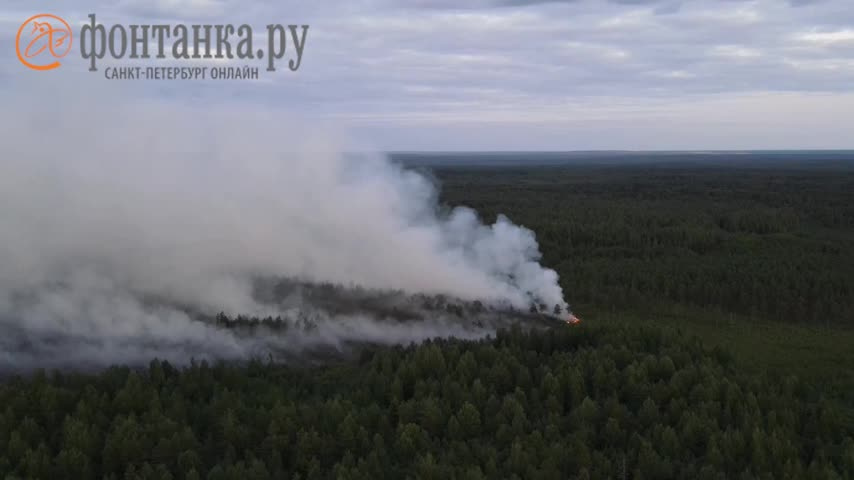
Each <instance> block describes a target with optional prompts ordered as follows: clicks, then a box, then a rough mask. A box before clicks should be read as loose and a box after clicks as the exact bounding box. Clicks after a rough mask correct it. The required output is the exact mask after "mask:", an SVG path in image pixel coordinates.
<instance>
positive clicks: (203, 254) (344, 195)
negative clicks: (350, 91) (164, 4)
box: [0, 102, 566, 367]
mask: <svg viewBox="0 0 854 480" xmlns="http://www.w3.org/2000/svg"><path fill="white" fill-rule="evenodd" d="M5 112H6V113H4V114H3V116H4V117H7V118H4V119H3V122H2V123H3V124H2V125H0V126H2V127H3V128H4V130H3V132H4V138H3V139H2V143H0V149H2V150H0V266H2V267H0V330H3V329H6V330H9V331H11V330H15V331H16V332H25V333H26V334H27V335H29V337H33V336H34V335H37V336H39V337H38V338H47V337H49V336H50V335H60V336H71V337H75V338H88V339H92V340H93V341H95V340H97V341H96V342H95V344H96V345H97V348H93V349H91V350H92V352H99V353H98V355H99V356H102V357H103V362H101V361H99V360H98V359H91V358H90V359H89V360H91V361H93V362H94V363H106V362H107V361H108V360H110V361H128V358H130V359H135V357H139V360H142V359H143V358H144V357H145V356H146V355H157V356H160V357H164V356H165V357H167V358H168V357H170V356H171V357H176V356H177V357H178V358H185V359H186V358H188V357H189V355H190V354H193V355H197V356H198V355H200V353H204V351H205V350H206V349H207V350H210V352H212V353H215V354H216V355H218V356H223V357H240V356H245V355H246V354H247V346H246V345H245V342H244V343H241V341H239V340H238V339H236V338H235V337H234V336H231V335H229V334H227V333H224V332H222V331H220V330H217V329H213V328H211V327H209V326H207V325H205V324H203V323H201V322H198V321H194V320H192V319H190V317H189V316H188V315H187V314H186V313H184V310H185V309H187V310H192V311H195V312H201V313H206V314H214V313H216V312H219V311H224V312H226V313H228V314H250V315H267V314H275V313H276V312H275V307H274V306H271V305H268V304H264V303H260V302H258V301H257V300H256V299H255V298H254V297H253V290H252V285H253V283H252V282H253V280H254V279H257V278H265V277H293V278H298V279H301V280H303V281H309V282H330V283H336V284H343V285H358V286H361V287H365V288H376V289H397V290H402V291H405V292H412V293H416V292H423V293H430V294H448V295H453V296H456V297H460V298H463V299H482V300H484V301H486V302H493V303H496V302H498V303H501V302H503V303H508V304H511V305H514V306H515V307H517V308H523V309H526V308H527V306H528V305H529V304H530V303H531V302H532V301H536V302H538V303H543V304H546V305H549V306H553V305H555V304H558V305H561V306H562V307H565V306H566V304H565V302H564V300H563V295H562V291H561V288H560V286H559V285H558V283H557V275H556V273H555V272H554V271H552V270H549V269H546V268H543V267H541V266H540V265H539V263H538V260H539V257H540V253H539V251H538V247H537V243H536V240H535V237H534V234H533V233H532V232H531V231H529V230H527V229H525V228H523V227H519V226H516V225H514V224H512V223H511V222H510V221H509V220H508V219H506V218H504V217H501V218H499V219H498V221H497V222H496V223H495V224H493V225H484V224H482V223H481V222H480V220H479V219H478V218H477V215H476V214H475V212H473V211H472V210H470V209H467V208H456V209H454V210H453V211H450V212H445V213H440V212H439V209H438V206H437V203H436V191H435V187H434V185H433V184H432V183H431V182H430V181H429V180H428V179H427V178H425V177H424V176H422V175H420V174H418V173H415V172H413V171H410V170H406V169H404V168H402V167H400V166H397V165H394V164H392V163H391V162H389V161H388V160H387V159H386V158H385V157H383V156H382V155H358V156H352V155H351V156H348V155H344V154H342V153H341V152H342V151H344V148H343V146H342V145H337V144H335V143H334V142H331V141H330V138H331V137H329V136H326V135H321V134H317V133H315V132H311V131H310V130H308V129H306V128H302V127H298V126H296V125H295V124H294V123H293V122H287V121H285V120H284V119H283V118H281V117H277V116H276V115H273V114H269V113H260V112H252V113H251V114H249V113H247V112H243V113H241V114H239V115H238V114H235V112H234V111H223V110H218V109H214V108H190V107H182V108H175V107H164V106H140V105H131V104H121V103H120V102H119V103H115V104H112V105H101V106H100V107H98V108H95V107H92V106H86V107H84V108H73V107H64V108H63V109H62V113H61V114H59V116H56V113H55V112H53V113H47V112H46V111H33V109H32V108H31V107H28V106H24V105H17V106H16V107H13V108H10V109H8V110H5ZM7 113H8V115H7ZM13 116H14V117H13ZM165 305H172V306H173V307H166V306H165ZM174 306H180V307H182V309H178V308H177V307H174ZM362 323H363V322H362ZM360 324H361V323H359V322H356V323H353V324H352V325H351V326H350V327H348V328H347V331H351V330H353V326H354V325H360ZM365 329H366V331H369V330H370V328H369V327H365ZM2 333H3V332H2V331H0V336H2ZM351 333H352V332H351ZM432 333H434V334H437V333H438V334H441V332H436V331H433V332H432ZM353 335H355V334H353ZM368 336H371V338H373V336H375V333H371V334H370V335H368ZM432 336H435V335H432ZM398 337H400V338H398ZM403 337H405V336H404V335H400V334H399V332H398V334H396V336H395V339H394V340H393V341H399V340H401V338H403ZM416 337H417V338H426V337H427V335H426V333H423V332H416V333H413V336H412V338H416ZM178 344H181V345H185V346H186V345H187V344H193V345H200V346H201V347H200V348H198V349H195V350H194V349H189V351H184V352H183V353H176V351H175V350H170V349H172V348H173V347H174V346H175V345H178ZM170 346H172V347H170ZM253 348H254V347H253ZM4 349H5V352H4ZM16 351H17V350H16V349H15V348H13V347H12V346H9V345H8V344H7V345H5V347H4V344H3V343H2V342H0V367H2V364H3V363H5V364H6V365H7V366H8V365H13V366H14V365H15V363H16V362H20V361H21V360H20V359H17V360H16V358H15V357H16V354H15V352H16ZM170 352H171V353H170ZM178 352H181V350H178ZM4 354H5V357H4ZM90 354H92V353H91V352H90V353H89V354H83V355H90ZM99 358H100V357H99ZM28 361H29V360H28ZM33 361H36V360H33ZM36 363H38V362H36ZM45 363H48V362H45Z"/></svg>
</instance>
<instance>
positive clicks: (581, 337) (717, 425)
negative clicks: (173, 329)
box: [0, 325, 854, 479]
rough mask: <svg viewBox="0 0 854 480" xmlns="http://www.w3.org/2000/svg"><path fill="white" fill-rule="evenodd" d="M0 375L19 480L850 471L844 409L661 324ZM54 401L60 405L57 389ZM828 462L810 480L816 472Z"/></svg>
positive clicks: (10, 457) (6, 438)
mask: <svg viewBox="0 0 854 480" xmlns="http://www.w3.org/2000/svg"><path fill="white" fill-rule="evenodd" d="M360 362H361V363H359V364H341V365H330V366H324V367H316V368H307V367H287V366H282V365H276V364H266V363H260V362H252V363H251V364H249V365H244V366H239V365H225V364H217V365H209V364H208V363H206V362H201V363H196V364H193V365H191V366H189V367H187V368H184V369H176V368H174V367H172V366H171V365H169V364H168V363H166V362H158V361H155V362H152V363H151V365H150V366H149V367H148V368H147V369H143V370H130V369H127V368H113V369H110V370H107V371H105V372H103V373H100V374H97V375H91V376H90V375H81V374H65V375H59V374H57V375H54V376H51V377H48V376H46V375H43V374H39V375H35V376H33V377H31V378H28V379H20V378H18V379H13V380H11V381H9V382H8V383H6V384H4V385H2V386H0V405H2V406H3V407H2V410H0V446H2V447H4V448H3V449H2V452H3V453H4V456H3V457H2V458H0V476H4V477H5V476H9V477H10V478H50V479H60V478H116V479H119V478H122V479H123V478H134V479H136V478H140V479H143V478H145V479H147V478H158V479H160V478H173V479H195V478H211V479H220V478H221V479H231V478H235V479H237V478H240V479H244V478H252V479H270V478H302V479H309V478H312V479H314V478H317V479H326V478H364V479H368V478H371V479H373V478H425V479H428V478H437V479H444V478H472V479H478V478H543V479H560V478H662V479H665V478H719V477H720V478H742V477H744V478H748V477H750V478H832V477H833V475H836V477H838V478H842V477H844V476H846V475H850V474H851V473H854V470H852V468H854V443H852V441H851V434H852V433H854V432H853V431H852V430H850V429H846V427H845V423H844V422H842V421H840V417H839V415H840V412H839V410H838V409H837V407H836V406H835V405H834V403H833V402H831V401H829V400H828V399H826V398H825V397H824V396H823V395H822V393H821V392H819V391H816V390H814V389H813V388H812V387H811V386H810V385H809V384H807V383H804V382H802V381H800V380H798V379H796V378H791V377H786V378H782V377H778V376H774V375H769V374H753V373H745V372H742V371H741V370H739V369H738V368H737V367H736V364H734V363H733V362H732V361H730V360H727V359H726V358H725V357H721V356H719V355H715V354H713V353H710V352H707V351H706V350H705V349H704V348H703V347H702V346H701V344H700V343H699V342H698V341H697V340H691V339H686V337H684V336H682V335H680V334H678V333H677V332H675V331H673V330H669V329H661V328H656V327H648V326H640V325H636V326H619V327H617V326H600V327H595V326H589V325H587V326H582V327H569V326H557V327H556V328H555V329H554V330H551V331H540V332H527V333H526V332H523V331H522V330H520V329H513V330H512V331H502V332H499V334H498V335H497V337H496V338H494V339H487V340H484V341H480V342H465V341H435V342H427V343H425V344H423V345H420V346H412V347H408V348H402V347H395V348H390V347H389V348H378V349H375V350H371V351H367V352H366V353H365V354H364V355H363V356H362V359H361V361H360ZM47 398H50V401H49V402H47V401H45V399H47ZM811 475H812V477H811Z"/></svg>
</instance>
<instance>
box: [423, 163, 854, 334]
mask: <svg viewBox="0 0 854 480" xmlns="http://www.w3.org/2000/svg"><path fill="white" fill-rule="evenodd" d="M437 176H438V177H439V178H440V179H441V182H442V200H443V201H444V202H445V203H447V204H448V205H467V206H470V207H472V208H474V209H476V210H477V211H478V212H479V213H481V215H482V216H483V217H484V218H485V219H487V220H492V219H494V218H495V216H496V215H498V214H505V215H507V216H508V217H510V219H511V220H513V221H514V222H516V223H520V224H522V225H525V226H526V227H528V228H530V229H532V230H533V231H534V232H535V233H536V234H537V240H538V241H539V244H540V249H541V251H542V252H543V260H544V263H545V264H546V265H549V266H550V267H552V268H554V269H555V270H557V272H558V273H559V274H560V277H561V285H562V286H563V287H564V290H565V291H566V292H567V294H568V296H569V298H570V299H571V300H572V301H573V302H576V303H578V304H585V305H592V306H595V307H597V308H598V309H602V310H604V309H608V310H617V311H619V310H625V309H627V308H632V309H633V308H638V307H649V306H656V305H660V304H661V303H663V302H665V303H667V302H670V303H679V304H689V305H694V306H699V307H704V308H714V309H719V310H723V311H726V312H733V313H740V314H744V315H751V316H753V317H761V318H765V319H770V320H773V321H780V320H782V321H787V322H797V323H804V324H819V325H826V324H835V325H847V326H854V282H852V281H851V279H852V278H854V169H852V168H851V167H850V166H847V167H846V166H834V167H828V168H809V167H808V166H801V167H798V168H794V167H789V168H784V167H782V166H781V167H780V168H773V169H772V168H767V167H758V168H750V167H746V166H731V167H722V166H708V165H696V166H691V165H685V164H678V163H674V164H669V165H668V164H659V165H638V166H628V165H625V166H606V167H597V166H591V165H580V166H567V167H540V168H524V169H522V168H482V167H480V168H462V167H457V168H442V169H439V170H438V171H437ZM532 308H535V307H532Z"/></svg>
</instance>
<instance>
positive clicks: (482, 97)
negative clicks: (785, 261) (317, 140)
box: [0, 0, 854, 150]
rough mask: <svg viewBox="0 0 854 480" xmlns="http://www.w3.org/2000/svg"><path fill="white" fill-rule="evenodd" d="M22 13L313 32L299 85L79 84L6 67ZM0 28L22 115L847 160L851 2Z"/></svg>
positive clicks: (853, 104)
mask: <svg viewBox="0 0 854 480" xmlns="http://www.w3.org/2000/svg"><path fill="white" fill-rule="evenodd" d="M36 13H53V14H56V15H59V16H62V17H63V18H65V19H66V20H68V21H69V23H72V24H73V25H74V34H75V35H77V34H78V32H79V25H80V24H81V23H82V22H83V21H84V20H85V19H86V16H87V15H88V14H89V13H95V14H96V15H97V17H98V20H99V21H100V22H102V23H104V24H107V25H108V26H109V25H111V24H115V23H124V24H130V23H140V24H158V23H176V22H184V23H187V24H192V23H214V24H216V23H232V24H240V23H248V24H250V25H252V26H253V27H254V28H255V30H256V33H259V34H264V33H265V32H264V26H265V25H267V24H268V23H281V24H291V23H295V24H308V25H310V28H309V32H308V37H307V42H306V46H305V51H304V55H303V59H302V65H301V67H300V69H299V71H298V72H296V73H294V72H289V71H287V69H279V70H278V71H277V72H275V73H267V72H265V71H264V68H263V66H264V63H263V62H260V63H259V62H256V63H252V65H253V66H255V65H258V66H260V67H261V68H260V70H261V71H260V78H259V80H257V81H230V82H222V81H212V80H207V81H204V82H186V81H183V82H182V81H177V80H176V81H160V82H156V81H146V80H139V81H124V82H119V81H110V80H106V79H104V77H103V71H99V72H97V73H90V72H87V71H86V67H85V64H84V61H83V60H82V59H81V58H80V56H79V50H78V46H79V44H76V45H75V46H74V50H73V51H72V55H69V57H67V61H65V62H64V64H63V66H62V67H60V68H59V69H57V70H54V71H50V72H35V71H31V70H29V69H27V68H25V67H23V66H22V65H21V64H20V63H18V62H17V60H16V59H15V53H14V37H15V33H16V32H17V30H18V27H19V26H20V25H21V23H22V22H23V21H24V20H25V19H26V18H27V17H29V16H31V15H33V14H36ZM0 27H2V29H0V35H2V42H3V44H5V45H7V48H4V49H3V51H2V52H0V85H2V93H0V98H2V97H6V98H7V100H8V97H9V96H14V97H15V98H17V99H19V100H21V99H23V100H25V102H24V103H26V101H29V102H31V103H33V104H38V103H39V102H41V101H43V100H42V98H43V96H42V93H43V92H44V89H45V88H48V89H52V88H54V87H55V88H57V89H58V88H64V89H68V88H69V85H70V86H73V89H74V91H76V92H80V93H78V94H75V95H76V96H77V97H78V98H77V100H80V101H92V102H97V101H98V95H99V91H101V90H107V89H109V90H112V91H114V92H118V93H116V94H118V95H121V96H122V97H127V98H129V99H131V98H132V99H146V100H151V101H160V102H168V103H174V104H184V103H189V104H194V105H206V104H217V105H221V106H222V107H223V108H234V109H235V112H238V111H240V112H243V111H246V110H251V109H252V108H264V109H273V110H274V111H275V112H276V113H277V114H280V115H282V116H287V117H288V118H290V119H291V121H293V119H296V118H302V119H305V122H307V123H310V122H320V123H325V124H330V125H335V127H336V128H340V129H341V130H342V131H346V132H347V133H348V134H350V135H353V136H354V137H357V138H359V139H360V140H362V141H363V142H365V143H366V144H369V145H372V146H374V147H376V148H379V149H388V150H586V149H766V148H768V149H777V148H781V149H784V148H854V135H852V132H854V91H852V90H854V8H852V5H851V1H850V0H791V1H786V0H729V1H727V0H681V1H680V0H611V1H604V0H603V1H594V0H564V1H559V0H553V1H544V0H469V1H465V0H459V1H453V0H397V1H392V0H323V1H261V2H248V1H239V0H154V1H151V0H92V1H88V2H83V1H71V0H64V1H61V2H60V1H54V2H39V5H38V6H34V2H33V1H32V0H4V2H3V3H2V5H0ZM77 40H78V39H77V38H75V41H77ZM260 43H263V42H260ZM162 62H164V61H154V60H139V61H136V63H134V61H129V60H124V61H123V62H120V63H121V64H122V65H143V66H145V65H165V64H168V63H162ZM217 64H222V62H221V61H220V62H218V63H217ZM234 64H235V65H245V64H247V62H246V61H243V60H235V63H234ZM184 65H186V63H185V64H184ZM54 108H57V109H61V108H62V107H61V106H56V107H54ZM14 113H15V112H9V111H8V110H7V111H6V115H10V114H14Z"/></svg>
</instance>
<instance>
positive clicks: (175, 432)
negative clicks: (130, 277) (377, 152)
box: [0, 160, 854, 480]
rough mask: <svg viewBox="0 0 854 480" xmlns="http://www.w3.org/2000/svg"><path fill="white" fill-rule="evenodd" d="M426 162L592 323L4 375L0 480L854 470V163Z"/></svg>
mask: <svg viewBox="0 0 854 480" xmlns="http://www.w3.org/2000/svg"><path fill="white" fill-rule="evenodd" d="M417 168H422V169H423V168H428V169H429V174H430V175H434V176H435V178H436V179H437V180H438V184H439V185H440V188H441V190H440V192H439V195H440V200H441V201H442V203H443V205H446V206H447V207H449V208H450V207H452V206H456V205H467V206H470V207H473V208H475V209H476V210H477V211H478V212H480V214H481V215H482V216H483V217H484V218H485V219H486V220H492V219H494V217H495V216H496V215H497V214H499V213H502V214H505V215H508V216H509V217H510V218H511V220H513V221H514V222H517V223H520V224H523V225H525V226H527V227H528V228H530V229H532V230H533V231H534V232H535V233H536V235H537V239H538V240H539V244H540V248H541V251H542V254H543V263H544V264H545V265H548V266H549V267H551V268H554V269H555V270H557V272H558V273H559V274H560V278H561V286H562V287H563V289H564V292H565V293H566V297H567V299H568V300H569V301H570V302H572V307H573V311H574V312H575V313H576V314H577V315H579V316H581V317H582V318H583V319H584V321H583V322H582V323H581V324H580V325H577V326H570V325H565V324H562V323H560V322H553V324H551V325H550V326H549V327H548V328H521V327H520V326H518V325H516V326H510V327H506V328H505V327H502V328H501V329H500V330H499V331H498V332H497V334H495V335H493V336H490V337H488V338H485V339H480V340H461V339H448V340H431V341H427V342H424V343H421V344H417V345H401V346H379V345H364V346H363V348H362V349H361V350H360V353H359V354H358V355H355V356H354V357H348V358H341V357H335V358H330V359H329V360H328V361H326V362H322V363H313V364H310V365H306V364H290V363H280V362H275V361H273V360H272V359H271V358H258V359H256V360H253V361H250V362H247V363H209V362H206V361H195V362H193V363H192V364H191V365H189V366H177V365H171V364H169V363H168V362H165V361H161V360H157V359H152V361H151V363H150V364H149V365H148V367H147V368H129V367H125V366H121V365H117V366H115V367H113V368H110V369H108V370H105V371H101V372H88V373H87V372H70V371H66V372H45V371H39V372H37V373H35V374H32V375H27V376H18V377H10V378H5V379H3V381H2V382H0V476H3V477H4V478H45V479H60V478H75V479H77V478H92V479H115V480H118V479H244V478H247V479H282V478H284V479H300V480H305V479H381V478H388V479H392V478H394V479H397V478H412V479H433V478H435V479H454V478H459V479H481V478H482V479H487V478H488V479H492V478H508V479H566V478H572V479H599V478H613V479H672V478H690V479H842V478H854V407H852V405H854V375H852V372H851V368H850V365H852V364H854V352H852V349H851V345H852V342H854V334H852V330H851V328H852V327H854V282H852V279H854V164H852V163H850V162H849V163H844V162H843V163H839V162H837V161H836V160H834V161H833V162H830V163H817V164H815V165H808V164H803V163H797V162H788V163H785V164H780V165H777V166H776V167H775V166H774V165H768V164H760V165H757V166H754V167H750V168H748V167H744V166H737V165H731V164H727V165H721V164H718V163H714V164H712V163H709V164H696V163H691V164H688V163H680V162H667V163H654V162H646V161H639V162H633V163H629V164H610V163H608V162H603V163H602V164H601V165H596V164H589V163H588V164H560V163H558V164H549V165H542V166H539V167H536V168H533V167H526V168H521V167H519V166H518V165H500V166H489V165H470V166H466V167H461V166H454V167H448V166H447V165H432V164H431V165H429V167H425V166H423V165H421V166H419V167H417ZM329 288H332V287H329ZM318 291H322V290H318ZM453 307H454V310H455V312H454V315H457V316H467V315H471V313H470V312H472V311H475V310H474V309H475V307H474V306H472V307H469V306H456V305H454V306H453ZM340 308H344V307H340ZM347 308H350V307H347ZM444 308H445V309H447V308H448V306H447V305H446V306H445V307H444ZM476 308H477V309H480V308H482V307H481V306H477V307H476ZM423 314H424V313H423V312H422V311H421V310H419V313H418V315H423ZM427 314H429V312H428V313H427ZM395 315H400V316H401V317H400V319H399V321H401V322H405V321H407V319H406V316H405V315H402V313H401V312H396V313H395ZM529 315H530V314H529ZM392 316H394V315H392ZM214 321H215V322H216V323H217V325H220V326H221V327H222V328H238V327H241V326H243V328H245V327H246V325H245V324H247V323H248V324H249V327H251V328H256V327H257V324H258V323H259V322H261V323H263V322H264V320H263V319H261V320H260V321H259V320H258V319H252V318H248V317H245V318H244V317H239V318H236V319H232V318H228V317H225V316H218V317H217V318H216V319H215V320H214ZM267 321H268V323H271V324H273V325H275V324H276V322H275V320H272V319H269V320H267Z"/></svg>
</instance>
